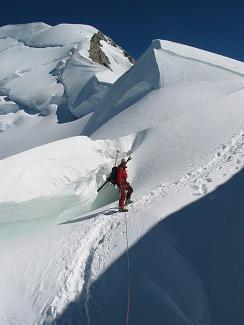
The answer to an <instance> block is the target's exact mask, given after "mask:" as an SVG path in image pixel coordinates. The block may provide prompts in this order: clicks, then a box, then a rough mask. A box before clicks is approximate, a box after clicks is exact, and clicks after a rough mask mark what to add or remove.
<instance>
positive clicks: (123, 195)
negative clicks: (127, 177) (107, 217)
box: [119, 183, 133, 208]
mask: <svg viewBox="0 0 244 325" xmlns="http://www.w3.org/2000/svg"><path fill="white" fill-rule="evenodd" d="M119 192H120V196H119V207H120V208H124V206H125V199H126V200H129V199H130V197H131V194H132V193H133V188H132V187H131V186H130V184H129V183H124V184H122V185H120V186H119Z"/></svg>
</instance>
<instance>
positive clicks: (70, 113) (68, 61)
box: [0, 23, 132, 158]
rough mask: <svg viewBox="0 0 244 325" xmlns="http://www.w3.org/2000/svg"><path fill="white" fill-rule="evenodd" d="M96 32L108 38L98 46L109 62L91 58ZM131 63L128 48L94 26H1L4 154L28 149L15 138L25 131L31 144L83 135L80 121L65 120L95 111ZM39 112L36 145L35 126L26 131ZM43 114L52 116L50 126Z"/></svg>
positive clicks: (0, 92)
mask: <svg viewBox="0 0 244 325" xmlns="http://www.w3.org/2000/svg"><path fill="white" fill-rule="evenodd" d="M94 35H100V36H99V37H100V38H102V39H103V41H100V42H99V41H97V42H96V43H95V45H94V46H93V50H92V51H93V52H95V53H96V52H98V51H101V53H103V54H104V56H105V57H106V58H107V60H108V63H107V66H104V65H103V64H102V63H103V62H100V63H99V62H97V61H96V62H95V61H94V60H93V59H92V58H91V52H92V51H91V44H92V40H93V38H94ZM131 66H132V63H131V62H130V61H129V59H128V57H126V56H125V54H124V50H123V49H122V48H121V47H119V46H117V45H116V44H115V43H114V42H112V40H111V39H110V38H108V37H107V36H105V35H103V34H101V33H100V32H99V31H98V30H97V29H96V28H94V27H91V26H87V25H71V24H60V25H57V26H49V25H47V24H43V23H32V24H25V25H8V26H3V27H0V98H2V99H1V101H0V130H1V132H2V133H3V132H4V133H5V134H4V136H3V137H2V135H3V134H0V146H1V148H3V149H1V153H0V157H1V158H4V157H7V156H9V155H10V154H15V153H19V152H22V150H23V147H22V146H21V149H20V148H19V147H18V146H16V145H14V143H13V138H14V139H16V138H19V137H18V136H19V135H20V134H21V139H22V141H23V143H24V145H23V146H24V147H25V149H30V148H32V147H35V146H37V145H40V144H46V143H49V142H50V141H54V140H59V139H63V138H65V137H67V136H68V137H69V136H74V135H79V134H80V132H81V129H82V128H81V127H80V129H79V131H76V132H74V129H76V125H77V123H75V122H74V123H70V124H69V127H68V126H64V127H63V128H61V127H60V125H59V124H65V123H67V122H72V121H74V120H75V119H77V118H80V117H83V116H85V115H88V114H90V113H91V112H93V111H94V110H95V109H96V107H97V105H98V104H99V102H100V101H101V100H102V98H103V97H104V95H105V93H106V92H107V90H108V89H109V87H110V86H111V85H112V84H113V83H114V82H115V80H117V79H118V77H120V75H122V74H123V73H124V72H126V71H127V70H128V69H129V68H130V67H131ZM6 99H7V100H8V102H6V103H5V101H6ZM4 100H5V101H4ZM19 110H21V113H20V114H18V111H19ZM23 112H25V113H26V114H24V113H23ZM9 113H17V114H16V115H13V114H9ZM3 114H5V116H4V117H3V116H1V115H3ZM33 115H34V116H35V117H34V120H35V128H32V130H31V134H32V138H33V139H37V140H36V141H34V140H33V141H32V144H30V143H29V135H30V130H28V134H27V135H26V136H25V134H26V128H27V125H28V127H29V126H30V125H32V126H33ZM20 116H21V118H19V117H20ZM43 116H44V117H47V118H46V119H45V121H46V123H45V124H46V127H45V128H43V125H44V123H43ZM16 119H17V120H18V123H17V126H16V123H15V120H16ZM50 120H52V122H51V124H52V130H53V131H54V133H55V137H53V132H50V128H49V126H50ZM78 124H79V123H78ZM44 129H45V131H44V132H45V136H44V135H43V130H44ZM61 129H62V131H61V132H60V130H61ZM67 129H69V132H68V133H67ZM76 130H77V129H76ZM5 131H6V132H5ZM62 134H64V135H62ZM40 138H42V140H41V141H40V140H39V139H40ZM15 142H16V141H15ZM27 143H29V145H27ZM6 147H8V148H9V149H5V148H6Z"/></svg>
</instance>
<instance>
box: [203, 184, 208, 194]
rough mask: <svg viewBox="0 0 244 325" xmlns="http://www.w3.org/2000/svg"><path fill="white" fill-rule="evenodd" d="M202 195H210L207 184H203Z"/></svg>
mask: <svg viewBox="0 0 244 325" xmlns="http://www.w3.org/2000/svg"><path fill="white" fill-rule="evenodd" d="M202 193H203V194H207V193H208V188H207V185H206V184H202Z"/></svg>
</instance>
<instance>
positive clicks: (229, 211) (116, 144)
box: [0, 23, 244, 325]
mask: <svg viewBox="0 0 244 325" xmlns="http://www.w3.org/2000/svg"><path fill="white" fill-rule="evenodd" d="M64 30H65V32H64V34H63V35H61V34H59V33H61V31H64ZM81 30H82V31H83V32H84V35H85V36H86V35H87V38H86V37H84V40H83V41H84V42H83V41H81V42H80V43H79V40H77V39H78V38H79V32H80V31H81ZM23 31H25V32H26V35H25V37H24V39H22V40H21V37H20V36H21V33H23ZM93 32H94V29H93V28H92V27H88V26H86V27H84V26H83V25H77V26H70V25H68V26H67V25H58V26H55V27H51V26H48V25H45V24H39V23H37V24H31V25H27V26H24V25H22V26H18V27H16V26H6V27H4V28H2V29H1V28H0V37H2V35H3V34H4V33H5V35H6V37H7V38H5V39H2V40H1V41H2V42H0V58H1V55H3V58H5V60H6V61H5V63H7V54H6V53H8V52H9V53H12V52H13V55H16V58H17V56H18V53H17V52H19V51H20V53H22V54H23V58H24V57H25V63H23V64H22V65H21V69H20V70H18V71H17V72H16V66H17V65H16V66H15V65H14V64H13V67H11V66H7V65H6V67H5V65H3V66H2V69H3V72H4V75H2V76H3V79H2V88H1V91H2V96H1V103H0V112H1V114H0V130H2V132H1V134H0V148H1V152H0V155H1V158H5V159H2V160H0V179H1V182H0V241H1V245H0V259H1V276H0V288H1V290H0V323H1V325H2V324H3V325H8V324H14V325H15V324H45V325H48V324H57V325H58V324H61V325H63V324H67V325H76V324H90V325H97V324H100V325H105V324H106V325H107V324H124V321H125V319H126V309H127V298H128V288H127V281H128V279H130V291H129V293H130V298H131V299H130V307H131V308H130V313H129V322H130V323H131V324H140V325H148V324H149V323H150V322H151V323H152V324H157V323H160V324H161V323H162V324H167V325H179V324H186V325H188V324H194V325H210V324H214V325H230V324H231V323H233V324H235V325H242V322H243V319H244V312H243V306H242V301H243V299H244V297H243V292H244V290H243V289H244V282H243V273H244V264H243V253H242V247H243V244H244V243H243V236H242V232H241V229H243V218H242V214H243V213H242V210H243V195H242V191H241V188H242V187H243V172H242V171H241V169H242V168H243V166H244V131H243V130H244V129H243V127H244V111H243V101H244V77H243V63H241V62H236V61H234V60H231V59H228V58H223V57H221V56H218V55H215V54H211V53H209V52H204V51H201V50H197V49H192V48H190V47H187V46H183V45H179V44H175V43H171V42H167V41H159V40H156V41H153V43H152V45H151V46H150V48H149V49H148V50H147V51H146V52H145V53H144V55H143V56H142V57H141V58H140V59H139V60H138V62H137V63H136V64H135V65H134V66H133V67H132V68H131V69H130V70H129V71H127V72H126V73H125V74H123V75H122V76H121V77H120V78H119V79H118V80H117V81H115V80H116V79H117V75H118V74H121V73H122V70H123V69H124V71H126V70H127V68H128V66H127V63H126V64H125V65H124V63H123V62H124V61H123V57H121V53H122V50H121V49H120V48H117V47H116V46H115V45H114V44H113V42H112V41H111V40H109V39H108V38H107V37H105V36H104V35H101V34H98V35H97V36H95V37H94V38H93V40H94V39H95V40H96V41H97V40H98V42H97V43H96V44H95V45H94V44H93V46H95V47H96V46H97V44H99V42H100V43H101V44H102V45H103V46H102V47H101V48H100V50H104V52H106V57H105V56H104V57H103V59H104V58H105V59H106V60H107V61H106V60H105V61H106V62H105V61H104V64H105V65H104V66H103V65H101V64H99V63H98V62H96V63H95V62H93V61H92V60H90V59H89V53H88V52H87V48H88V47H87V46H88V44H89V42H90V36H91V35H90V34H92V33H93ZM2 33H3V34H2ZM86 33H87V34H86ZM68 35H69V36H68ZM84 35H83V36H84ZM83 36H81V38H82V37H83ZM67 38H70V42H73V43H72V44H71V43H69V42H68V41H67ZM54 39H56V42H54ZM77 42H78V43H77ZM38 44H39V47H38ZM49 45H52V46H49ZM46 46H48V47H46ZM110 46H111V47H113V50H111V48H110ZM93 49H94V48H93ZM95 49H96V48H95ZM29 50H31V51H34V52H35V51H40V52H38V53H39V54H40V53H46V54H47V56H45V55H42V56H39V54H38V58H37V57H36V58H34V59H33V60H32V61H31V60H30V52H29ZM100 50H99V51H98V52H96V51H95V54H94V53H93V54H94V57H95V58H96V60H97V61H99V60H98V59H97V57H98V56H97V53H101V52H100ZM11 51H12V52H11ZM41 51H46V52H41ZM59 51H60V52H59ZM82 51H83V52H82ZM34 52H32V53H34ZM61 52H62V53H61ZM5 56H6V57H5ZM29 60H30V61H31V62H30V63H29V65H28V61H29ZM120 60H122V61H120ZM108 61H109V62H110V63H111V67H112V66H113V64H115V62H117V63H118V65H117V66H115V65H114V67H115V68H114V70H113V69H112V70H113V71H111V69H110V68H106V65H107V63H108ZM127 61H128V60H127ZM23 62H24V61H23ZM0 64H1V63H0ZM28 66H29V68H30V70H28ZM125 67H126V68H125ZM11 69H12V70H11ZM49 70H50V71H49ZM37 74H38V75H39V79H40V85H41V89H39V88H38V83H35V84H33V85H31V87H30V89H28V83H29V82H31V80H34V79H35V78H36V76H37ZM29 76H30V77H29ZM80 76H82V78H80ZM19 80H22V82H23V86H21V85H20V84H19V83H18V81H19ZM112 83H113V86H110V85H111V84H112ZM21 87H22V88H21ZM42 90H43V91H42ZM31 91H32V93H33V97H30V96H29V95H30V93H31ZM11 96H13V97H14V98H11ZM20 96H22V97H21V100H20ZM11 99H14V100H12V101H11ZM58 103H59V104H58ZM8 105H9V106H8ZM21 105H24V106H25V107H24V108H25V111H23V110H22V109H21ZM58 105H59V109H58V112H57V114H58V117H57V116H56V109H57V106H58ZM27 107H28V108H29V110H30V109H32V110H33V109H35V110H36V111H37V110H39V111H40V113H41V114H39V115H37V114H33V115H30V114H29V113H30V112H27V111H28V110H27ZM68 107H69V110H71V111H72V114H75V115H76V116H82V115H86V114H89V113H90V114H89V115H86V116H84V117H83V118H81V119H76V120H75V117H74V116H73V115H71V113H70V115H69V116H66V115H65V114H64V113H65V112H66V113H67V108H68ZM94 109H95V112H94V113H93V111H94ZM32 113H33V111H32ZM64 117H66V118H67V120H69V119H70V122H67V121H66V123H61V121H62V122H64ZM72 117H73V120H72ZM57 119H59V122H60V123H61V124H58V123H57ZM79 132H81V133H82V134H86V135H89V136H90V137H87V136H79V137H77V136H76V137H75V135H77V134H79ZM65 137H70V138H69V139H63V140H60V141H57V142H53V141H55V140H58V139H61V138H65ZM16 139H17V140H18V141H16ZM23 139H24V141H21V140H23ZM47 142H52V143H48V144H46V143H47ZM43 144H45V145H43ZM37 146H39V147H37ZM30 148H32V149H31V150H28V149H30ZM117 150H120V153H119V156H118V161H119V160H120V159H121V158H124V157H128V156H129V155H132V157H133V159H132V160H131V161H130V162H129V163H128V174H129V178H128V180H129V182H130V183H131V184H132V186H133V188H134V193H133V200H134V202H133V203H132V204H131V205H129V212H128V213H127V214H124V213H118V212H117V211H118V210H117V202H116V201H117V200H118V196H119V191H118V189H117V188H116V187H113V186H112V185H111V184H107V185H106V186H104V187H103V189H102V190H101V191H100V192H98V193H97V188H98V187H99V186H100V185H102V184H103V182H104V181H105V180H106V177H107V176H108V175H109V173H110V170H111V167H112V166H113V165H114V162H115V157H116V152H117ZM13 154H15V155H13ZM11 155H12V156H11ZM6 157H7V158H6ZM237 172H239V173H237ZM236 173H237V174H236ZM235 174H236V175H235ZM233 175H235V176H234V182H233V181H232V180H230V178H231V177H232V176H233ZM221 185H222V186H221ZM221 188H222V189H221ZM199 199H200V200H199ZM125 221H126V222H127V225H128V241H129V255H127V253H126V252H125V250H126V237H125V233H126V231H125ZM126 229H127V228H126ZM229 243H230V244H229ZM128 256H129V262H130V268H129V270H128V265H127V258H128ZM128 272H129V274H128ZM111 306H112V307H111Z"/></svg>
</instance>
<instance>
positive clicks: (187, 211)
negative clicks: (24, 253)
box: [54, 170, 244, 325]
mask: <svg viewBox="0 0 244 325" xmlns="http://www.w3.org/2000/svg"><path fill="white" fill-rule="evenodd" d="M243 189H244V171H243V170H242V171H240V172H239V173H238V174H237V175H235V176H234V177H233V178H232V179H230V180H229V181H228V182H227V183H225V184H223V185H221V186H220V187H218V188H217V189H216V190H215V191H213V192H211V193H210V194H208V195H206V196H204V197H202V198H201V199H199V200H198V201H196V202H193V203H192V204H190V205H188V206H186V207H184V208H182V209H181V210H179V211H177V212H175V213H173V214H172V215H170V216H168V217H167V218H166V219H164V220H162V221H161V222H159V223H158V224H157V225H156V226H155V227H154V228H153V229H151V230H150V231H149V232H148V233H147V234H146V235H144V237H142V238H141V239H140V240H139V241H138V242H137V243H136V244H135V245H134V246H133V247H131V248H130V268H131V310H130V321H129V324H131V325H138V324H140V325H144V324H145V325H148V324H165V325H184V324H187V325H188V324H189V325H190V324H192V325H193V324H194V325H195V324H204V325H205V324H214V325H230V324H235V325H243V321H244V308H243V301H244V277H243V274H244V254H243V247H244V214H243V196H244V191H243ZM89 265H90V263H89ZM87 267H90V266H87ZM88 271H89V270H88ZM88 271H87V272H86V274H87V275H89V274H90V273H89V272H88ZM88 283H89V282H88ZM126 309H127V260H126V254H124V255H122V256H121V257H120V258H118V259H117V260H116V261H115V262H114V263H113V264H112V265H111V266H109V267H108V269H106V270H105V271H104V273H103V274H102V275H101V276H100V277H99V278H98V279H97V280H96V281H95V282H94V283H92V284H91V286H90V287H89V288H88V287H87V286H86V288H85V289H84V290H83V292H81V294H80V296H79V297H78V298H77V300H76V301H74V302H72V303H70V304H69V305H68V306H67V308H66V309H65V310H64V311H63V313H62V314H61V315H60V316H59V317H58V318H57V319H56V320H55V322H54V323H55V324H76V325H77V324H90V325H93V324H94V325H98V324H99V325H108V324H116V325H120V324H121V325H122V324H124V323H125V317H126Z"/></svg>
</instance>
